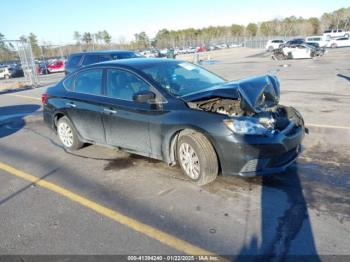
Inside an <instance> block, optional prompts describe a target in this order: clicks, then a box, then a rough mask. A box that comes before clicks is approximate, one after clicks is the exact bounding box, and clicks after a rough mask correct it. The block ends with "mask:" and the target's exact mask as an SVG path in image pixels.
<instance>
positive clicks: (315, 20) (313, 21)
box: [308, 17, 320, 35]
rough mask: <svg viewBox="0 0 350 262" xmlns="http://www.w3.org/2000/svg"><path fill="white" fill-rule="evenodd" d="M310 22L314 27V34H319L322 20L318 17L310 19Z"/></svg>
mask: <svg viewBox="0 0 350 262" xmlns="http://www.w3.org/2000/svg"><path fill="white" fill-rule="evenodd" d="M308 22H309V23H310V24H311V26H312V34H314V35H315V34H318V33H319V31H320V20H319V19H318V18H317V17H310V18H309V19H308Z"/></svg>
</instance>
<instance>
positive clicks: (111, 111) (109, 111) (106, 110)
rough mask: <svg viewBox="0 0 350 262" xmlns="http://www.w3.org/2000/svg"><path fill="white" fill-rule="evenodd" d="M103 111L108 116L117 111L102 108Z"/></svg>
mask: <svg viewBox="0 0 350 262" xmlns="http://www.w3.org/2000/svg"><path fill="white" fill-rule="evenodd" d="M103 111H104V112H105V113H106V114H110V115H112V114H113V115H114V114H116V113H117V110H113V109H108V108H103Z"/></svg>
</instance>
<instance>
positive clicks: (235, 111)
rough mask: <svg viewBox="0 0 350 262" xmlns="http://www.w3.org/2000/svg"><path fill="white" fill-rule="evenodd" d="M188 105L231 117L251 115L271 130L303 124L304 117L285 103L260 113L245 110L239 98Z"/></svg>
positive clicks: (215, 99) (211, 100)
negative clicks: (292, 124) (291, 124)
mask: <svg viewBox="0 0 350 262" xmlns="http://www.w3.org/2000/svg"><path fill="white" fill-rule="evenodd" d="M187 104H188V106H189V107H190V108H192V109H197V110H203V111H206V112H212V113H217V114H222V115H227V116H229V117H244V116H245V117H249V118H255V119H257V121H258V122H259V123H260V124H261V125H263V126H264V127H265V128H267V129H270V130H278V131H282V130H284V129H285V128H287V126H288V125H289V124H290V123H294V126H295V127H300V126H303V118H302V117H301V115H300V113H299V112H298V111H297V110H296V109H295V108H293V107H286V106H283V105H275V106H272V107H266V108H264V109H263V110H262V111H260V112H258V113H254V112H250V111H244V110H242V108H241V101H240V100H239V99H226V98H220V97H217V98H212V99H208V100H202V101H196V102H188V103H187Z"/></svg>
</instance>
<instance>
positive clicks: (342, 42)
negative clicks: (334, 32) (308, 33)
mask: <svg viewBox="0 0 350 262" xmlns="http://www.w3.org/2000/svg"><path fill="white" fill-rule="evenodd" d="M344 46H350V38H349V37H340V38H337V39H332V40H330V41H329V42H328V44H327V47H331V48H337V47H344Z"/></svg>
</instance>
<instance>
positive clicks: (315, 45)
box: [305, 42, 326, 56]
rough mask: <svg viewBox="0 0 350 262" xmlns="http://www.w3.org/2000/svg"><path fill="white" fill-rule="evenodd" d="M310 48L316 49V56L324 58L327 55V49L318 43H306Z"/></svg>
mask: <svg viewBox="0 0 350 262" xmlns="http://www.w3.org/2000/svg"><path fill="white" fill-rule="evenodd" d="M305 44H307V45H308V46H312V47H313V48H314V49H315V56H323V55H324V54H325V53H326V48H323V47H320V45H319V44H318V43H314V42H305Z"/></svg>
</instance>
